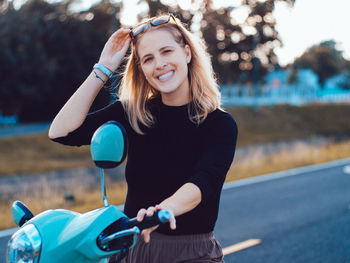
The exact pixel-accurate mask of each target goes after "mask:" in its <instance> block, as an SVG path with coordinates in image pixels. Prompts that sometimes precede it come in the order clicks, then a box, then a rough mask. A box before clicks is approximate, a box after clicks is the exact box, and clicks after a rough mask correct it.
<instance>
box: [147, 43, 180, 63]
mask: <svg viewBox="0 0 350 263" xmlns="http://www.w3.org/2000/svg"><path fill="white" fill-rule="evenodd" d="M167 48H174V47H173V46H164V47H161V48H160V49H159V51H162V50H164V49H167ZM151 55H152V54H151V53H148V54H146V55H144V56H143V57H142V58H141V60H143V59H144V58H145V57H148V56H151Z"/></svg>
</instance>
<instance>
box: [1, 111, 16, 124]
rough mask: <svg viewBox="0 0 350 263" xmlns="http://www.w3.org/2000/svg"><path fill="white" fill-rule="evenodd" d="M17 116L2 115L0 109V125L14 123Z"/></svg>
mask: <svg viewBox="0 0 350 263" xmlns="http://www.w3.org/2000/svg"><path fill="white" fill-rule="evenodd" d="M17 123H18V118H17V117H16V116H3V115H2V112H1V111H0V125H16V124H17Z"/></svg>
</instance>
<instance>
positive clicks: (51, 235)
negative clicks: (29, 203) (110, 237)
mask: <svg viewBox="0 0 350 263" xmlns="http://www.w3.org/2000/svg"><path fill="white" fill-rule="evenodd" d="M121 217H125V214H124V213H122V212H121V211H120V210H118V209H117V208H116V207H115V206H108V207H104V208H99V209H96V210H93V211H90V212H87V213H84V214H80V213H76V212H72V211H69V210H63V209H57V210H47V211H45V212H43V213H41V214H39V215H37V216H36V217H34V218H32V219H31V220H30V221H28V222H27V223H26V224H34V225H35V226H36V227H37V229H38V231H39V233H40V235H41V238H42V248H41V253H40V254H41V255H40V261H39V263H62V262H71V263H88V262H94V263H96V262H99V263H102V262H107V258H108V257H109V256H110V255H113V254H115V253H117V252H119V251H118V250H114V251H109V252H107V251H103V250H101V249H99V247H98V246H97V244H96V240H97V238H98V236H99V235H100V234H101V232H102V231H103V230H104V229H105V228H106V227H108V226H109V225H110V224H112V223H113V222H115V221H116V220H118V219H120V218H121ZM133 246H134V244H133ZM72 248H74V249H72Z"/></svg>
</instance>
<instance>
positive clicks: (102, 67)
mask: <svg viewBox="0 0 350 263" xmlns="http://www.w3.org/2000/svg"><path fill="white" fill-rule="evenodd" d="M94 68H97V69H99V70H101V71H102V73H103V74H105V75H106V76H107V77H108V78H110V77H111V76H112V74H113V72H112V71H110V70H109V69H108V68H106V67H105V66H103V65H101V64H98V63H96V64H95V65H94Z"/></svg>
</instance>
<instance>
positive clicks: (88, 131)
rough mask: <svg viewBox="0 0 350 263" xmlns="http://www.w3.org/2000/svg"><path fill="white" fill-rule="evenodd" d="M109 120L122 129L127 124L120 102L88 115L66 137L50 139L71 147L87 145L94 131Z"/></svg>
mask: <svg viewBox="0 0 350 263" xmlns="http://www.w3.org/2000/svg"><path fill="white" fill-rule="evenodd" d="M111 120H115V121H118V122H120V123H122V124H123V125H124V127H125V125H126V123H127V121H126V115H125V111H124V109H123V106H122V104H121V102H120V101H116V102H114V103H112V104H110V105H108V106H106V107H104V108H103V109H100V110H98V111H95V112H92V113H89V114H88V115H87V116H86V118H85V120H84V122H83V124H82V125H81V126H80V127H79V128H78V129H76V130H74V131H72V132H70V133H68V134H67V135H66V136H63V137H58V138H55V139H52V141H55V142H58V143H61V144H65V145H71V146H81V145H88V144H90V141H91V138H92V135H93V134H94V132H95V131H96V129H97V128H98V127H99V126H101V125H102V124H103V123H105V122H108V121H111Z"/></svg>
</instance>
